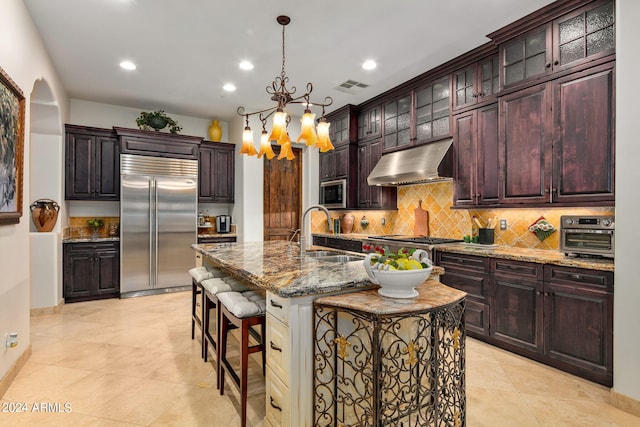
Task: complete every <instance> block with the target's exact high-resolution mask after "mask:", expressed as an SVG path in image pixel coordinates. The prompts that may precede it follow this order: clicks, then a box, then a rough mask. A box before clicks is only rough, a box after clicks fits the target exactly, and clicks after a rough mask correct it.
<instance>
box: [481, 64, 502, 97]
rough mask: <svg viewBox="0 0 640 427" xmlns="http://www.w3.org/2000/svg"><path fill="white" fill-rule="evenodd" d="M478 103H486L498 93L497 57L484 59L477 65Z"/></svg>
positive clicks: (498, 66)
mask: <svg viewBox="0 0 640 427" xmlns="http://www.w3.org/2000/svg"><path fill="white" fill-rule="evenodd" d="M477 74H478V92H477V100H478V102H483V101H488V100H490V99H493V98H495V97H496V94H497V93H498V92H500V61H499V58H498V55H494V56H491V57H489V58H487V59H484V60H482V61H480V62H479V64H478V73H477Z"/></svg>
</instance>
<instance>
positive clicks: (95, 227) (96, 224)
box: [87, 218, 104, 237]
mask: <svg viewBox="0 0 640 427" xmlns="http://www.w3.org/2000/svg"><path fill="white" fill-rule="evenodd" d="M87 225H88V226H89V228H90V229H91V237H98V236H99V235H100V228H102V226H104V221H103V220H102V218H91V219H88V220H87Z"/></svg>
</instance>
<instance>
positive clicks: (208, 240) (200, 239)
mask: <svg viewBox="0 0 640 427" xmlns="http://www.w3.org/2000/svg"><path fill="white" fill-rule="evenodd" d="M236 241H238V238H237V237H236V236H229V237H198V244H201V243H202V244H205V243H233V242H236Z"/></svg>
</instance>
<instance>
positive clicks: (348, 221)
mask: <svg viewBox="0 0 640 427" xmlns="http://www.w3.org/2000/svg"><path fill="white" fill-rule="evenodd" d="M340 230H341V231H342V232H343V233H345V234H348V233H351V230H353V215H351V214H350V213H346V214H343V215H342V218H340Z"/></svg>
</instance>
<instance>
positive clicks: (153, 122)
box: [147, 117, 169, 131]
mask: <svg viewBox="0 0 640 427" xmlns="http://www.w3.org/2000/svg"><path fill="white" fill-rule="evenodd" d="M147 123H148V124H149V126H151V127H152V128H154V129H155V130H156V131H159V130H160V129H164V128H165V127H167V125H168V124H169V122H167V120H166V119H163V118H162V117H149V120H147Z"/></svg>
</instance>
